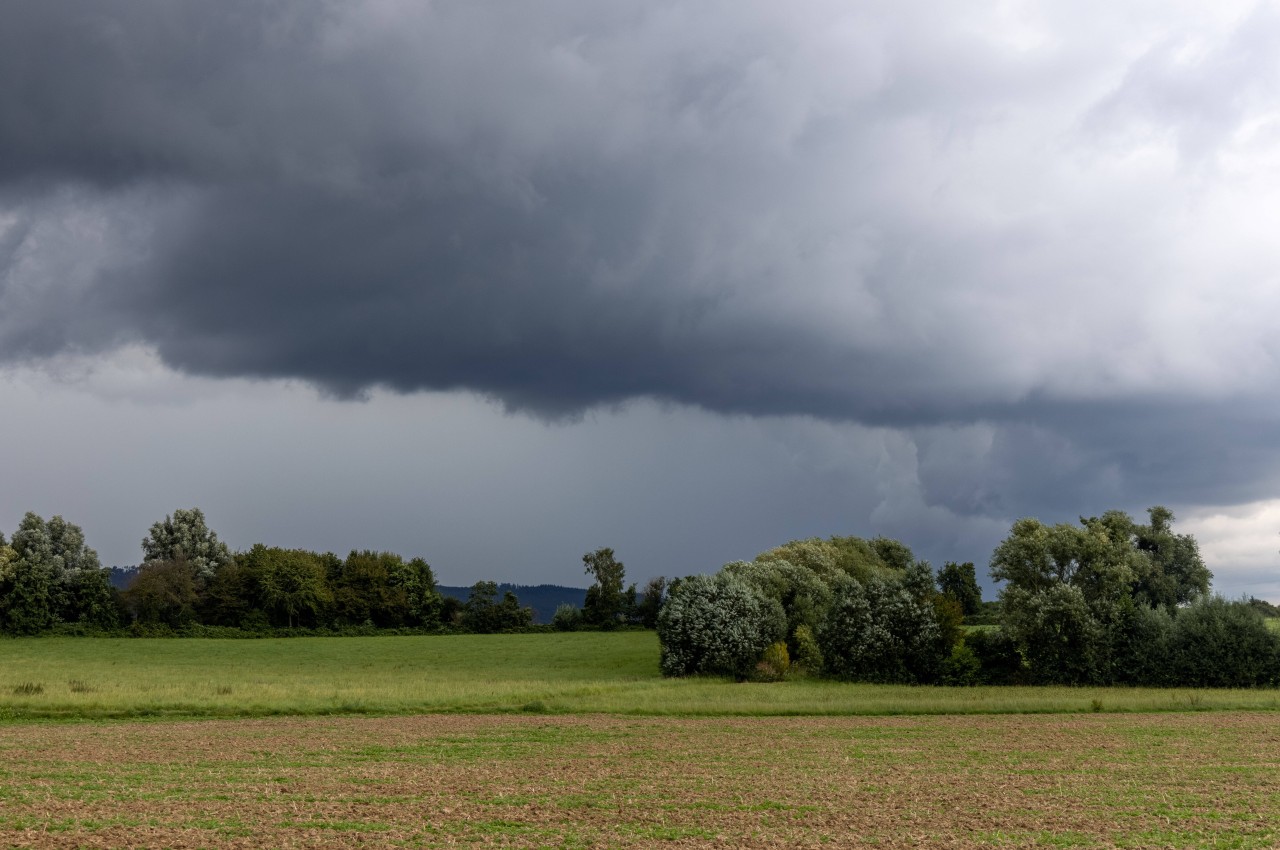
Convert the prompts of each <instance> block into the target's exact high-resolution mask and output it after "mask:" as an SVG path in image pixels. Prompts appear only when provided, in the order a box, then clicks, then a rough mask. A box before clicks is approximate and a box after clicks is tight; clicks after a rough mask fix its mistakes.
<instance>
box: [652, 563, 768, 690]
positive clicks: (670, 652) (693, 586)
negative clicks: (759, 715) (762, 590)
mask: <svg viewBox="0 0 1280 850" xmlns="http://www.w3.org/2000/svg"><path fill="white" fill-rule="evenodd" d="M785 623H786V619H785V617H784V615H783V613H782V606H780V605H779V604H778V603H777V602H776V601H775V600H772V599H767V598H765V597H763V596H761V595H760V594H759V593H758V592H756V591H755V590H753V589H752V588H751V587H750V586H749V585H747V584H746V583H745V582H744V581H742V580H741V579H740V578H737V577H736V576H734V575H731V574H730V573H727V572H720V573H718V574H716V575H715V576H689V577H688V578H685V579H681V580H680V581H679V582H677V583H675V584H674V586H673V587H672V588H671V591H670V593H669V595H668V597H667V602H666V604H665V605H663V606H662V611H661V613H660V614H659V615H658V639H659V641H660V642H661V644H662V653H661V658H660V660H659V664H660V666H661V669H662V673H663V675H665V676H688V675H691V674H696V673H708V674H714V675H720V676H733V677H735V678H737V679H746V678H747V677H748V676H750V674H751V672H752V670H753V669H754V668H755V665H756V662H757V661H759V660H760V657H761V656H762V655H763V653H764V650H765V648H766V647H768V646H769V644H771V643H774V642H776V641H778V640H779V639H781V638H782V637H783V636H784V635H785V634H786V632H785Z"/></svg>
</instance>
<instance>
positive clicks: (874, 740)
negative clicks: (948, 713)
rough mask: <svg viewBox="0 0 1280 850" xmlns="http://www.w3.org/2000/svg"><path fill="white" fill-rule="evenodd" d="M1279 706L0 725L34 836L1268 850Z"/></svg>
mask: <svg viewBox="0 0 1280 850" xmlns="http://www.w3.org/2000/svg"><path fill="white" fill-rule="evenodd" d="M1278 721H1280V718H1277V716H1276V715H1274V714H1227V713H1223V714H1171V715H1106V714H1098V715H1073V716H1063V715H1053V716H1027V715H1015V716H1008V715H1005V716H981V717H918V718H751V719H673V718H626V717H616V716H598V717H540V716H499V717H493V716H483V717H478V716H426V717H388V718H306V719H288V718H281V719H265V720H233V721H221V720H209V721H198V722H185V723H176V722H154V723H142V722H135V723H77V724H14V725H5V726H0V845H2V846H8V847H27V848H55V847H56V848H71V847H83V848H106V847H111V848H141V847H148V848H152V847H155V848H160V847H163V848H249V847H254V848H256V847H282V848H302V847H306V848H327V847H335V848H352V847H361V848H372V847H519V848H524V847H567V848H572V847H584V848H585V847H592V848H594V847H654V846H659V847H672V848H677V847H853V846H875V847H882V848H900V847H921V846H924V847H946V848H950V847H974V846H999V847H1064V846H1077V847H1276V846H1280V769H1277V768H1278V767H1280V722H1278Z"/></svg>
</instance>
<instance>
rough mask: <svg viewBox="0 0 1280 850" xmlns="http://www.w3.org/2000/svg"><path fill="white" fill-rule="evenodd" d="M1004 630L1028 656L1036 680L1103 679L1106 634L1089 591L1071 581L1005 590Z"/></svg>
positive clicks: (1067, 682)
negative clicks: (1037, 588) (1087, 597)
mask: <svg viewBox="0 0 1280 850" xmlns="http://www.w3.org/2000/svg"><path fill="white" fill-rule="evenodd" d="M1001 601H1002V602H1003V610H1004V630H1005V632H1006V633H1007V634H1008V635H1009V637H1011V638H1012V639H1013V642H1014V644H1015V645H1016V646H1017V647H1018V649H1019V650H1020V651H1021V653H1022V656H1023V658H1024V659H1025V660H1026V663H1027V668H1028V673H1029V678H1030V680H1031V682H1032V683H1033V684H1045V685H1048V684H1055V685H1083V684H1090V683H1093V682H1097V681H1099V680H1100V678H1101V672H1102V668H1103V661H1104V659H1105V657H1106V650H1107V646H1106V641H1107V635H1106V631H1105V629H1104V628H1103V626H1102V624H1101V623H1100V622H1099V621H1098V619H1097V617H1095V616H1094V613H1093V611H1092V610H1090V608H1089V603H1088V602H1087V601H1086V600H1085V597H1084V593H1083V592H1082V591H1081V590H1080V588H1078V587H1076V586H1075V585H1071V584H1063V583H1057V584H1051V585H1049V586H1048V587H1047V588H1046V589H1045V590H1040V591H1034V592H1032V591H1025V590H1021V589H1018V588H1013V589H1008V590H1006V591H1005V593H1004V595H1003V598H1002V600H1001Z"/></svg>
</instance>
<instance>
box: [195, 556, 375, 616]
mask: <svg viewBox="0 0 1280 850" xmlns="http://www.w3.org/2000/svg"><path fill="white" fill-rule="evenodd" d="M393 557H394V556H393ZM236 560H237V562H238V563H239V565H240V567H239V571H242V572H243V573H244V577H245V579H246V583H247V584H248V586H249V588H250V591H251V593H252V599H253V603H254V607H255V608H256V609H258V610H261V611H262V612H264V613H265V614H266V615H267V617H268V618H269V620H270V623H271V625H273V626H284V627H285V628H290V629H291V628H293V627H294V626H311V627H314V626H316V625H318V624H319V623H320V622H321V621H322V620H323V619H324V618H325V617H326V615H327V614H328V613H329V610H330V609H331V607H332V606H333V601H334V598H333V593H332V591H330V590H329V583H328V580H327V572H328V570H327V567H328V564H327V562H326V560H325V559H324V557H323V556H320V555H317V554H316V553H315V552H308V551H306V550H303V549H280V548H277V547H268V546H263V545H262V544H258V545H256V546H254V547H253V548H252V549H250V550H249V551H248V552H246V553H243V554H242V555H240V556H239V557H238V558H237V559H236ZM225 571H226V568H224V570H221V571H219V572H225ZM228 578H229V577H228ZM215 580H216V579H215Z"/></svg>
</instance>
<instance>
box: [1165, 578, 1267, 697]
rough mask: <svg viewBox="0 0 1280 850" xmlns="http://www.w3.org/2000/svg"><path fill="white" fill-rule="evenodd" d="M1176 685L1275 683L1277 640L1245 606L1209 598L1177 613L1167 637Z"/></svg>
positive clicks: (1261, 619) (1253, 684) (1223, 685)
mask: <svg viewBox="0 0 1280 850" xmlns="http://www.w3.org/2000/svg"><path fill="white" fill-rule="evenodd" d="M1168 657H1169V664H1170V668H1171V670H1172V672H1173V674H1174V675H1175V677H1176V681H1177V684H1179V685H1184V686H1188V687H1209V688H1249V687H1257V686H1259V685H1270V684H1275V683H1276V682H1277V679H1280V637H1278V636H1276V635H1275V634H1273V633H1272V632H1271V631H1270V630H1269V629H1268V628H1267V624H1266V622H1265V620H1264V619H1263V618H1262V616H1261V615H1260V614H1258V612H1257V611H1256V610H1255V609H1253V608H1251V607H1250V606H1249V605H1248V603H1245V602H1229V601H1227V600H1226V599H1223V598H1222V597H1220V596H1214V597H1208V598H1205V599H1202V600H1200V601H1198V602H1195V603H1193V604H1192V605H1191V606H1190V607H1188V608H1184V609H1181V610H1180V611H1179V612H1178V615H1177V617H1176V618H1175V619H1174V621H1173V629H1172V632H1171V634H1170V635H1169V656H1168Z"/></svg>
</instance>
